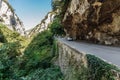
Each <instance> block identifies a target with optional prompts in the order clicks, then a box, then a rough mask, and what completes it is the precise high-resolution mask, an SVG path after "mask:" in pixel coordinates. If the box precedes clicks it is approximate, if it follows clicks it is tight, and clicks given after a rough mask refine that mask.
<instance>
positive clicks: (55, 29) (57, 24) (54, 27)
mask: <svg viewBox="0 0 120 80" xmlns="http://www.w3.org/2000/svg"><path fill="white" fill-rule="evenodd" d="M50 30H51V32H52V33H53V34H54V35H63V34H64V29H63V26H62V24H61V21H60V18H55V20H54V21H53V23H52V24H51V25H50Z"/></svg>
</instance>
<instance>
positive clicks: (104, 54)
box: [57, 38, 120, 67]
mask: <svg viewBox="0 0 120 80" xmlns="http://www.w3.org/2000/svg"><path fill="white" fill-rule="evenodd" d="M57 39H58V40H59V41H60V42H62V43H64V44H66V45H68V46H70V47H72V48H74V49H76V50H78V51H80V52H84V53H86V54H92V55H95V56H97V57H99V58H102V59H103V60H105V61H107V62H109V63H112V64H114V65H117V66H118V67H120V47H110V46H103V45H97V44H91V43H84V42H75V41H67V40H66V39H65V38H57Z"/></svg>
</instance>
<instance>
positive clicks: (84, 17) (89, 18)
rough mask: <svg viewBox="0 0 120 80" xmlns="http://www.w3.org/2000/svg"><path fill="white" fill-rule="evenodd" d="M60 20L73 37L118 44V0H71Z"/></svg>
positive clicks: (119, 5)
mask: <svg viewBox="0 0 120 80" xmlns="http://www.w3.org/2000/svg"><path fill="white" fill-rule="evenodd" d="M62 22H63V25H64V27H65V29H66V30H65V31H66V34H68V35H69V36H70V37H72V38H73V39H82V40H89V41H93V42H96V43H100V44H107V45H111V44H119V45H120V0H71V1H69V4H68V7H67V9H66V11H65V14H64V18H63V21H62Z"/></svg>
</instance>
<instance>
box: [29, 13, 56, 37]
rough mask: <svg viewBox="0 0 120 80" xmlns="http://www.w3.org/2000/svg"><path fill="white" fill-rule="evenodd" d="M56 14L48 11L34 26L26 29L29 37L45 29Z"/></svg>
mask: <svg viewBox="0 0 120 80" xmlns="http://www.w3.org/2000/svg"><path fill="white" fill-rule="evenodd" d="M56 14H57V12H49V13H48V14H47V15H46V16H45V18H44V19H43V20H42V21H41V22H40V23H39V24H38V25H37V26H36V27H34V28H33V29H31V30H30V31H28V35H29V37H30V36H32V35H33V34H36V33H40V32H42V31H45V30H47V29H48V27H49V25H50V24H51V23H52V22H53V19H54V17H55V16H56Z"/></svg>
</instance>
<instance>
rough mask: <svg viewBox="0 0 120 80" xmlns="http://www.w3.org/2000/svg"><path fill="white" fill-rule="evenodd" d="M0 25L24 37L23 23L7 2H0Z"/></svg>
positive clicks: (1, 0)
mask: <svg viewBox="0 0 120 80" xmlns="http://www.w3.org/2000/svg"><path fill="white" fill-rule="evenodd" d="M0 23H2V24H4V25H6V26H7V27H8V28H9V29H11V30H14V31H17V32H19V33H20V34H21V35H25V29H24V27H23V26H24V25H23V23H22V22H21V20H20V19H19V17H18V16H17V15H16V14H15V12H14V9H13V8H12V6H11V5H10V4H9V3H8V1H7V0H0Z"/></svg>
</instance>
